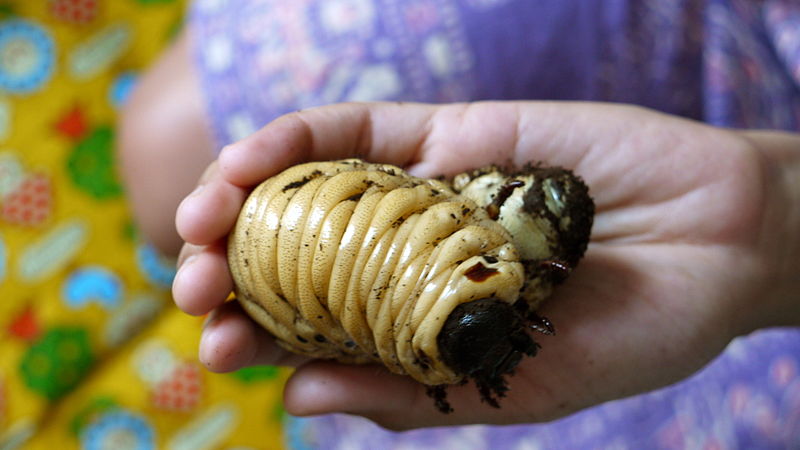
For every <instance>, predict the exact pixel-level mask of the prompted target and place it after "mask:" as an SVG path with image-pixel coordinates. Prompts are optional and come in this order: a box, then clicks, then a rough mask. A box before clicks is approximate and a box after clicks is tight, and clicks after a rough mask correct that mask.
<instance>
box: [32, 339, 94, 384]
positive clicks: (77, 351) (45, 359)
mask: <svg viewBox="0 0 800 450" xmlns="http://www.w3.org/2000/svg"><path fill="white" fill-rule="evenodd" d="M92 362H94V355H93V354H92V349H91V346H90V344H89V336H88V333H87V332H86V330H85V329H83V328H78V327H55V328H51V329H50V330H48V331H47V333H45V334H44V336H42V337H41V338H40V339H39V340H38V341H36V342H35V343H34V344H33V345H32V346H31V347H30V348H28V351H26V352H25V355H24V356H23V357H22V361H21V363H20V366H19V370H20V375H21V377H22V379H23V380H24V381H25V384H26V385H27V386H28V387H29V388H30V389H31V390H32V391H34V392H37V393H39V394H41V395H43V396H44V397H45V398H47V399H49V400H56V399H58V398H60V397H61V396H62V395H64V394H66V393H67V392H69V391H70V390H71V389H72V388H73V387H75V386H76V385H77V384H78V383H79V382H80V381H81V380H82V379H83V377H84V376H85V375H86V374H87V373H88V372H89V369H90V368H91V366H92Z"/></svg>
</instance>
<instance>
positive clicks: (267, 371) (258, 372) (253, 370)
mask: <svg viewBox="0 0 800 450" xmlns="http://www.w3.org/2000/svg"><path fill="white" fill-rule="evenodd" d="M279 370H280V369H278V368H277V367H275V366H252V367H245V368H244V369H239V370H237V371H236V372H233V373H231V375H233V376H234V377H236V379H238V380H239V381H241V382H242V383H246V384H250V383H256V382H259V381H264V380H273V379H275V378H276V377H277V376H278V373H279Z"/></svg>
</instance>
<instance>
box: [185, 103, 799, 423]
mask: <svg viewBox="0 0 800 450" xmlns="http://www.w3.org/2000/svg"><path fill="white" fill-rule="evenodd" d="M352 156H359V157H362V158H364V159H367V160H370V161H374V162H385V163H391V164H395V165H399V166H402V167H405V168H407V169H408V170H409V171H410V172H411V173H412V174H414V175H418V176H435V175H439V174H454V173H457V172H459V171H462V170H466V169H470V168H475V167H479V166H482V165H485V164H488V163H501V164H506V163H511V164H515V165H522V164H524V163H525V162H529V161H542V162H544V163H546V164H548V165H561V166H565V167H569V168H572V169H574V170H575V172H576V173H578V174H579V175H580V176H582V177H583V178H584V180H585V181H586V183H587V184H588V185H589V187H590V191H591V194H592V196H593V197H594V200H595V202H596V205H597V215H596V218H595V225H594V228H593V233H592V242H591V244H590V247H589V250H588V252H587V254H586V257H585V258H584V260H583V261H582V262H581V263H580V265H579V266H578V268H577V269H576V270H575V271H574V272H573V273H572V275H571V277H570V278H569V280H568V282H567V283H566V284H564V285H563V286H561V287H560V288H559V289H558V290H557V292H556V294H555V296H554V297H553V298H552V299H551V300H550V301H548V302H547V303H546V304H545V306H544V308H543V310H542V311H541V314H542V315H544V316H546V317H548V318H549V319H550V320H551V321H552V322H553V323H554V324H555V326H556V329H557V334H556V335H555V336H540V335H537V336H536V338H537V340H538V341H539V342H540V343H541V345H542V347H543V348H542V350H541V352H540V354H539V355H538V356H536V357H535V358H527V359H525V360H524V361H523V363H522V364H521V365H520V366H519V367H518V370H517V371H516V373H515V375H514V376H513V377H511V378H510V387H511V391H510V393H509V395H508V397H507V398H504V399H503V400H502V402H501V404H502V408H501V409H494V408H491V407H489V406H488V405H485V404H482V403H481V402H480V400H479V396H478V393H477V391H476V390H475V389H474V387H473V386H471V385H467V386H461V387H453V388H451V389H450V390H449V400H450V402H451V403H452V406H453V408H454V409H455V412H454V413H452V414H448V415H444V414H441V413H440V412H438V411H437V410H436V409H435V408H434V405H433V402H432V401H431V399H430V398H428V397H427V396H426V395H425V387H424V386H422V385H420V384H417V383H416V382H414V381H413V380H412V379H410V378H408V377H403V376H397V375H391V374H389V373H388V372H387V371H386V370H385V369H383V368H381V367H376V366H347V365H341V364H337V363H334V362H328V361H310V360H308V359H306V358H304V357H301V356H297V355H293V354H289V353H287V352H285V351H284V350H281V349H280V348H279V347H277V346H276V345H275V343H274V342H273V340H272V338H271V337H270V336H269V335H268V334H267V333H266V332H265V331H263V330H262V329H260V328H259V327H258V326H257V325H255V324H254V323H253V322H252V321H251V320H250V319H249V318H248V317H246V316H245V315H244V314H243V312H242V311H241V309H240V308H239V307H238V305H237V304H236V303H235V302H229V303H225V299H226V297H227V296H228V294H229V292H230V291H231V290H232V287H233V286H232V281H231V277H230V274H229V272H228V268H227V262H226V257H225V250H224V246H225V237H226V235H227V234H228V232H229V231H230V230H231V228H232V227H233V224H234V222H235V220H236V216H237V214H238V211H239V208H240V207H241V205H242V203H243V201H244V199H245V197H246V195H247V193H248V191H249V190H250V189H252V187H254V186H255V185H256V184H258V183H259V182H260V181H262V180H264V179H266V178H267V177H269V176H271V175H274V174H276V173H277V172H279V171H280V170H282V169H284V168H286V167H287V166H289V165H291V164H294V163H299V162H303V161H308V160H326V159H338V158H345V157H352ZM199 186H200V187H199V188H198V189H197V190H195V191H194V192H193V193H192V194H190V195H189V196H188V197H186V198H185V199H184V200H183V202H182V203H181V204H180V206H179V208H178V211H177V216H176V222H175V224H176V228H177V231H178V233H179V234H180V236H181V237H182V238H183V239H184V240H185V241H186V242H187V243H186V244H185V245H184V246H183V249H182V251H181V255H180V258H179V265H180V268H179V271H178V274H177V277H176V279H175V282H174V286H173V294H174V298H175V302H176V304H177V305H178V307H179V308H181V309H182V310H183V311H185V312H187V313H189V314H193V315H202V314H209V313H210V316H209V320H208V322H207V325H206V327H205V329H204V332H203V337H202V340H201V342H200V349H199V357H200V360H201V361H202V362H203V363H204V364H205V365H206V366H207V367H208V368H209V369H210V370H212V371H216V372H227V371H232V370H236V369H239V368H242V367H245V366H249V365H255V364H277V365H284V366H291V367H295V368H297V370H296V371H295V372H294V373H293V375H292V376H291V378H290V379H289V381H288V383H287V385H286V388H285V396H284V399H285V407H286V410H287V411H288V412H290V413H291V414H295V415H300V416H304V415H314V414H323V413H330V412H347V413H352V414H356V415H361V416H365V417H367V418H370V419H372V420H374V421H376V422H377V423H379V424H381V425H383V426H385V427H388V428H391V429H408V428H416V427H423V426H434V425H448V424H468V423H494V424H509V423H527V422H541V421H548V420H552V419H555V418H558V417H562V416H565V415H567V414H570V413H572V412H575V411H578V410H580V409H583V408H586V407H589V406H592V405H596V404H599V403H602V402H605V401H608V400H612V399H617V398H622V397H626V396H630V395H634V394H637V393H641V392H645V391H649V390H652V389H656V388H658V387H661V386H665V385H667V384H671V383H674V382H677V381H679V380H681V379H683V378H685V377H687V376H689V375H690V374H692V373H694V372H696V371H697V370H699V369H700V368H702V367H703V366H704V365H705V364H707V363H708V362H709V361H710V360H711V359H712V358H714V357H715V356H716V355H718V354H719V353H720V352H721V351H722V350H723V349H724V347H725V346H726V345H727V344H728V343H729V342H730V341H731V339H733V338H734V337H736V336H740V335H743V334H747V333H749V332H752V331H754V330H757V329H760V328H764V327H769V326H795V325H800V298H798V292H800V276H798V269H797V267H800V233H798V230H800V136H798V135H795V134H790V133H778V132H756V131H752V132H744V131H733V130H723V129H719V128H714V127H710V126H706V125H703V124H700V123H697V122H693V121H689V120H685V119H680V118H676V117H672V116H668V115H664V114H660V113H656V112H653V111H650V110H646V109H642V108H636V107H630V106H617V105H609V104H592V103H555V102H549V103H548V102H495V103H474V104H454V105H441V106H433V105H423V104H387V103H374V104H339V105H332V106H327V107H322V108H316V109H311V110H306V111H302V112H298V113H294V114H290V115H287V116H284V117H281V118H279V119H277V120H275V121H273V122H272V123H270V124H268V125H266V126H265V127H264V128H262V129H261V130H259V131H258V132H256V133H255V134H253V135H251V136H249V137H248V138H246V139H244V140H242V141H240V142H237V143H235V144H232V145H230V146H228V147H226V148H225V149H223V151H222V152H221V153H220V155H219V158H218V159H217V160H216V161H214V162H212V163H211V164H210V166H208V168H207V169H206V171H205V173H204V174H203V176H202V177H201V179H200V182H199Z"/></svg>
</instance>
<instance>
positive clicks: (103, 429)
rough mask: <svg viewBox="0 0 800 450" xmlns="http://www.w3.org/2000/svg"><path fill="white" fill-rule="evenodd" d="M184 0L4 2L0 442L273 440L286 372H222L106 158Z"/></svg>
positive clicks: (266, 443)
mask: <svg viewBox="0 0 800 450" xmlns="http://www.w3.org/2000/svg"><path fill="white" fill-rule="evenodd" d="M185 8H186V4H185V2H183V1H178V0H113V1H112V0H37V1H30V0H18V1H2V0H0V449H3V450H7V449H14V448H51V449H52V448H59V449H60V448H92V449H95V448H96V449H100V448H108V449H127V448H136V449H147V448H185V449H205V448H232V447H238V448H242V447H244V448H247V447H251V448H281V442H280V423H281V418H282V416H283V414H284V413H283V410H282V409H281V406H280V395H281V389H280V387H281V383H282V382H283V381H284V379H285V373H283V372H282V371H279V370H276V369H275V368H272V367H255V368H249V369H245V370H242V371H239V372H236V373H233V374H226V375H216V374H211V373H209V372H207V371H205V370H204V368H203V367H202V366H201V365H200V364H199V363H198V362H197V357H196V354H197V342H198V338H199V331H200V326H201V324H202V318H193V317H189V316H186V315H184V314H181V313H179V312H178V311H177V309H175V308H174V307H173V305H172V302H171V299H170V298H169V286H170V283H171V281H172V277H173V275H174V262H173V261H169V260H166V259H164V258H162V257H161V256H159V255H158V254H157V253H156V252H155V250H154V248H153V247H152V246H150V245H149V244H148V243H147V242H143V241H142V240H141V239H140V238H139V235H138V233H137V230H136V228H135V226H134V225H133V222H132V219H131V214H130V211H129V209H128V206H127V205H126V203H125V199H124V196H123V192H122V187H121V185H120V182H119V178H118V175H117V172H116V167H115V160H114V159H115V158H114V145H115V144H114V142H115V123H116V121H117V114H118V111H119V109H120V107H121V106H122V105H123V104H124V103H125V101H126V98H127V95H128V93H129V92H130V90H131V88H132V86H134V85H135V84H136V82H137V78H138V76H139V74H140V73H141V72H142V71H143V70H144V68H145V67H146V66H147V65H148V64H149V63H151V62H152V61H153V59H154V58H155V57H156V56H157V55H158V53H159V52H160V50H161V49H162V48H163V47H164V46H165V45H166V44H167V43H169V41H170V40H171V39H172V38H173V37H174V36H176V34H177V32H178V31H179V30H180V28H181V25H182V18H183V15H184V11H185Z"/></svg>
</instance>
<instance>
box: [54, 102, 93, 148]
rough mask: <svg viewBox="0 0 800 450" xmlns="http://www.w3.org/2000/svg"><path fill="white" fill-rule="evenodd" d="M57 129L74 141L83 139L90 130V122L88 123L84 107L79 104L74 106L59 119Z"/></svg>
mask: <svg viewBox="0 0 800 450" xmlns="http://www.w3.org/2000/svg"><path fill="white" fill-rule="evenodd" d="M56 130H58V131H59V132H60V133H61V134H63V135H64V136H66V137H68V138H70V139H72V140H74V141H77V140H79V139H81V138H82V137H83V136H84V135H85V134H86V132H87V131H89V124H88V123H86V116H85V115H84V113H83V108H81V107H80V106H78V105H75V106H73V107H72V109H70V110H69V111H67V113H66V114H64V115H63V116H61V118H60V119H58V122H56Z"/></svg>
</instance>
